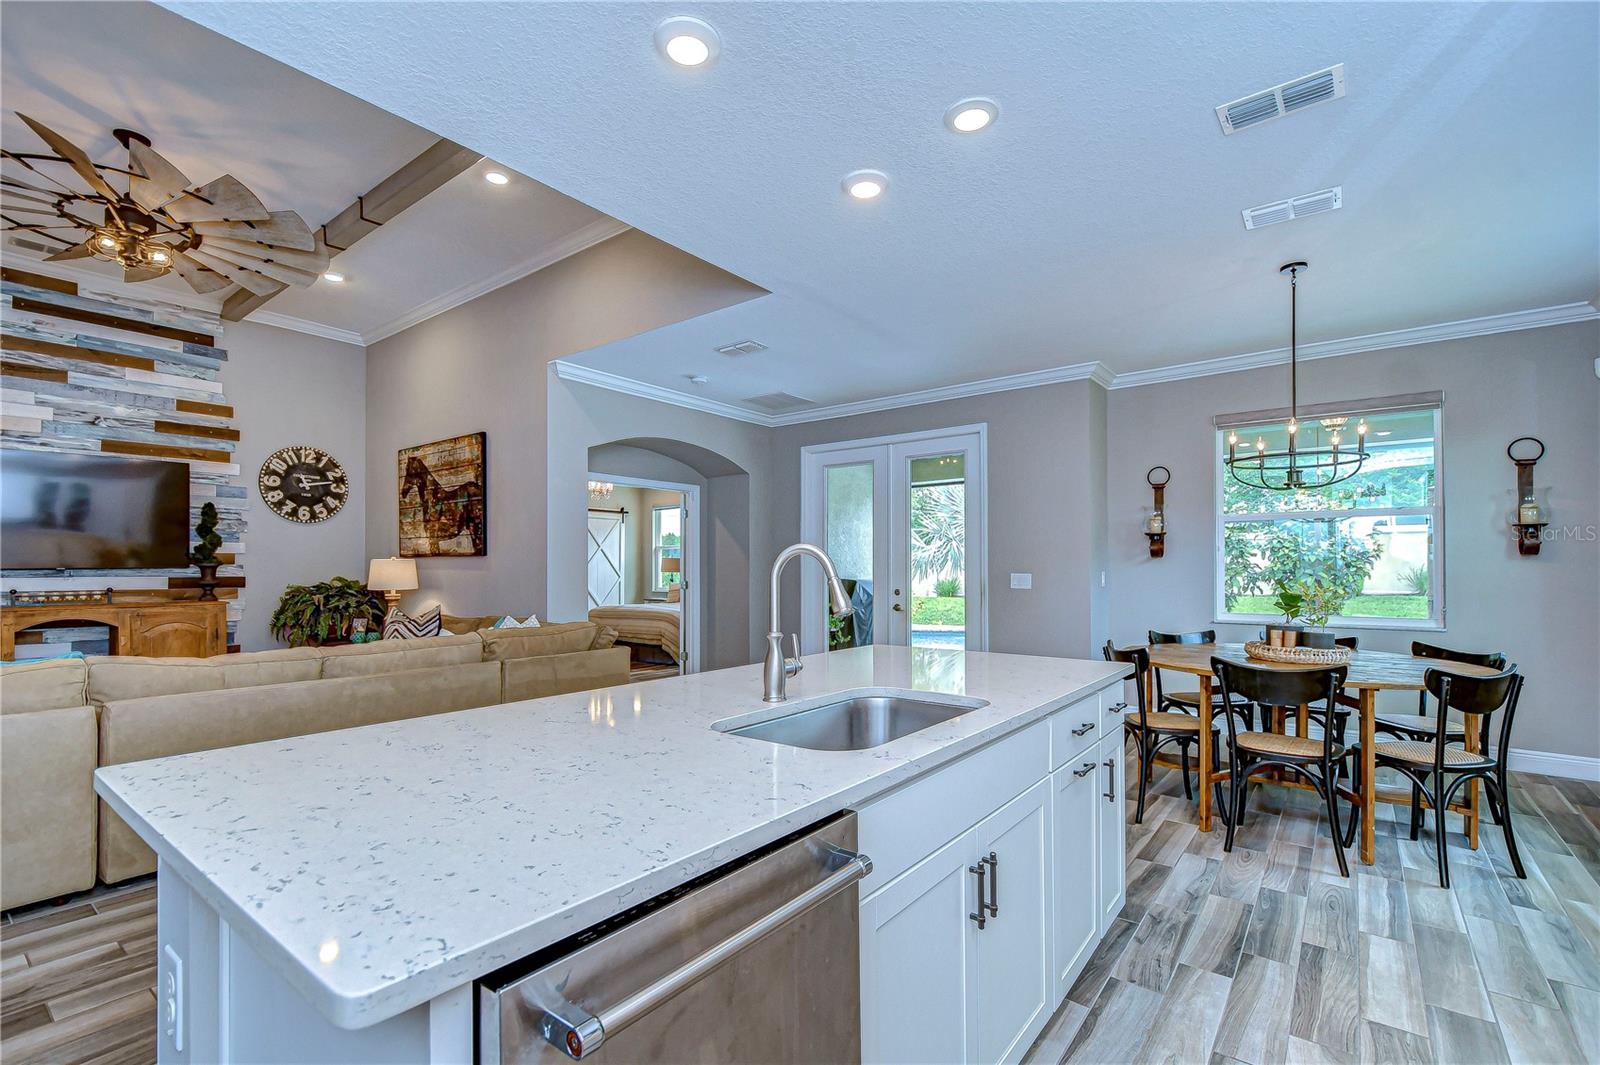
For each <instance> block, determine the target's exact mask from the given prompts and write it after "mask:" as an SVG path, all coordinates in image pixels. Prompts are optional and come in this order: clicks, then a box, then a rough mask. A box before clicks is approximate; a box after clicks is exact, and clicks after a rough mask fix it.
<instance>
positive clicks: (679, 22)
mask: <svg viewBox="0 0 1600 1065" xmlns="http://www.w3.org/2000/svg"><path fill="white" fill-rule="evenodd" d="M656 49H657V50H658V51H659V52H660V53H661V54H662V55H664V56H666V57H667V58H668V59H670V60H672V61H673V62H674V63H676V64H678V66H680V67H703V66H705V65H706V64H707V63H710V62H711V61H712V60H713V59H715V58H717V53H718V52H720V51H721V50H722V39H721V38H720V37H719V36H718V35H717V31H716V30H714V29H712V28H711V24H710V23H708V22H703V21H701V20H700V19H697V18H691V17H690V16H688V15H674V16H673V17H672V18H669V19H663V20H662V22H661V24H660V25H658V26H657V27H656Z"/></svg>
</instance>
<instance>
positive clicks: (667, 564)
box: [661, 555, 683, 603]
mask: <svg viewBox="0 0 1600 1065" xmlns="http://www.w3.org/2000/svg"><path fill="white" fill-rule="evenodd" d="M682 572H683V561H682V560H681V559H679V558H677V557H676V556H674V555H668V556H667V557H666V558H663V559H662V560H661V578H662V580H666V577H667V574H669V573H673V574H676V573H682ZM682 595H683V588H682V586H681V585H679V584H678V582H677V581H671V582H669V583H668V584H667V602H669V603H675V602H677V601H678V598H679V597H680V596H682Z"/></svg>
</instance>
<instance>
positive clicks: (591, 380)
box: [550, 359, 777, 429]
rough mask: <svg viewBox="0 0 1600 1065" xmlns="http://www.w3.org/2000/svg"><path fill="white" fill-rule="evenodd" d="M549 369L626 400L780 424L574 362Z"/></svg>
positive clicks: (557, 363) (753, 422) (740, 409)
mask: <svg viewBox="0 0 1600 1065" xmlns="http://www.w3.org/2000/svg"><path fill="white" fill-rule="evenodd" d="M550 369H551V370H552V371H553V372H554V373H555V375H556V376H557V377H559V378H560V379H561V380H563V381H576V382H577V383H579V384H584V385H593V386H594V387H596V388H604V389H606V390H607V391H609V392H621V393H622V394H623V395H625V396H638V397H639V398H640V399H653V400H655V401H656V402H658V403H670V404H672V405H673V406H674V407H684V408H687V409H688V410H697V411H700V412H701V413H703V414H715V415H717V416H719V417H722V418H732V419H733V420H734V421H740V422H748V423H750V424H751V425H762V426H766V427H767V428H769V429H770V428H772V427H773V426H774V425H775V424H777V423H776V422H774V421H773V419H772V418H770V417H768V416H767V415H765V414H761V413H759V412H757V411H753V410H746V409H745V408H743V407H736V406H734V405H733V404H731V403H723V402H721V401H720V400H715V399H706V398H705V397H703V396H692V395H690V394H689V393H687V392H679V391H677V390H676V389H671V388H662V387H661V386H659V385H652V384H647V383H646V382H644V381H635V380H634V379H633V378H631V377H623V376H621V375H619V374H614V373H607V372H606V371H604V370H596V369H594V368H593V367H592V366H580V365H578V364H577V363H575V362H563V361H562V360H560V359H557V360H556V361H555V362H552V363H551V364H550Z"/></svg>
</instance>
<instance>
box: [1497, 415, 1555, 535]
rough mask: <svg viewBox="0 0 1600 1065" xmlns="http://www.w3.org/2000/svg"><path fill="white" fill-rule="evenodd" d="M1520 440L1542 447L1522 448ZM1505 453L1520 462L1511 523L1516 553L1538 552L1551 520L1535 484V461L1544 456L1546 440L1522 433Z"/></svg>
mask: <svg viewBox="0 0 1600 1065" xmlns="http://www.w3.org/2000/svg"><path fill="white" fill-rule="evenodd" d="M1518 444H1530V445H1534V446H1537V447H1538V449H1539V450H1538V451H1534V450H1533V448H1532V447H1525V448H1522V449H1521V450H1520V452H1519V450H1518V448H1517V445H1518ZM1506 457H1507V458H1509V459H1510V460H1511V461H1512V462H1514V463H1516V466H1517V513H1516V515H1515V516H1514V517H1513V518H1512V519H1511V527H1512V528H1513V529H1515V530H1517V553H1518V554H1521V555H1537V554H1538V553H1539V543H1540V541H1541V540H1542V538H1543V535H1544V527H1545V526H1546V525H1549V524H1550V520H1549V518H1550V515H1549V513H1548V511H1547V509H1546V508H1545V507H1544V506H1543V505H1541V504H1540V502H1539V495H1538V492H1537V491H1536V490H1535V489H1534V487H1533V465H1534V463H1536V462H1538V461H1539V460H1540V459H1542V458H1544V441H1543V440H1540V439H1539V438H1538V437H1536V436H1519V437H1517V438H1516V439H1515V440H1513V441H1511V443H1509V444H1507V445H1506Z"/></svg>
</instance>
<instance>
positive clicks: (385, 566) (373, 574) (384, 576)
mask: <svg viewBox="0 0 1600 1065" xmlns="http://www.w3.org/2000/svg"><path fill="white" fill-rule="evenodd" d="M416 586H417V560H416V559H414V558H375V559H373V560H372V564H371V565H370V566H369V567H368V568H367V587H368V588H370V589H372V590H373V591H374V592H409V591H411V590H412V589H413V588H415V587H416Z"/></svg>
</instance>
